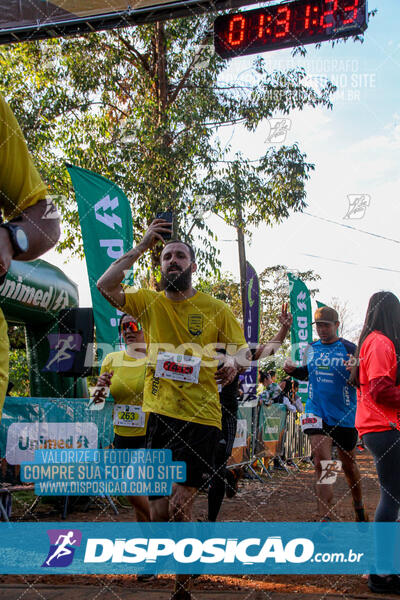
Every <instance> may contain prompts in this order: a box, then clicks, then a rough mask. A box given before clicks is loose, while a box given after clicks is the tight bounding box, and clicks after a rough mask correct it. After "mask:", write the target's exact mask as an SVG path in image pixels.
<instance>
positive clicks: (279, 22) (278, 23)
mask: <svg viewBox="0 0 400 600" xmlns="http://www.w3.org/2000/svg"><path fill="white" fill-rule="evenodd" d="M283 13H286V14H285V16H283ZM277 14H278V15H279V14H281V15H282V19H277V20H276V26H277V27H281V26H282V27H284V30H283V31H279V32H278V33H276V32H275V37H277V38H281V37H285V35H286V34H287V33H288V31H289V26H290V8H288V7H287V6H281V7H280V8H278V11H277Z"/></svg>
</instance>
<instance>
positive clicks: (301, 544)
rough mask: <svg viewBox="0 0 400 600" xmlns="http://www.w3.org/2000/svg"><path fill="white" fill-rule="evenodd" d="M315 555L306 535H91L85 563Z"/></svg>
mask: <svg viewBox="0 0 400 600" xmlns="http://www.w3.org/2000/svg"><path fill="white" fill-rule="evenodd" d="M313 554H314V544H313V542H312V541H311V540H309V539H307V538H295V539H292V540H290V541H289V542H287V543H286V545H285V544H284V543H283V542H282V538H281V537H280V536H270V537H268V538H266V539H264V540H263V539H261V538H247V539H244V540H240V541H239V540H238V539H233V538H209V539H206V540H203V541H202V540H199V539H197V538H183V539H181V540H178V541H175V540H173V539H170V538H131V539H126V538H119V539H115V540H110V539H108V538H90V539H88V541H87V544H86V551H85V558H84V562H85V563H105V562H108V561H111V562H112V563H155V562H157V559H159V558H161V557H171V558H173V559H174V560H175V561H176V562H178V563H181V564H190V563H195V562H200V563H208V564H215V563H234V562H236V561H238V562H241V563H245V564H249V565H250V564H254V563H265V562H266V561H267V560H268V559H271V560H273V561H275V563H287V562H289V563H304V562H307V561H308V560H310V559H311V557H312V556H313Z"/></svg>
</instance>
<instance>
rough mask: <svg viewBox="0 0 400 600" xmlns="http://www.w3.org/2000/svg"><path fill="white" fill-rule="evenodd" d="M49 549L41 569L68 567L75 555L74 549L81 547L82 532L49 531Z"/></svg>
mask: <svg viewBox="0 0 400 600" xmlns="http://www.w3.org/2000/svg"><path fill="white" fill-rule="evenodd" d="M47 535H48V536H49V541H50V548H49V552H48V554H47V557H46V560H45V561H44V563H43V564H42V567H68V566H69V565H70V564H71V563H72V561H73V559H74V554H75V547H76V546H80V545H81V541H82V532H81V531H80V530H79V529H49V530H48V531H47Z"/></svg>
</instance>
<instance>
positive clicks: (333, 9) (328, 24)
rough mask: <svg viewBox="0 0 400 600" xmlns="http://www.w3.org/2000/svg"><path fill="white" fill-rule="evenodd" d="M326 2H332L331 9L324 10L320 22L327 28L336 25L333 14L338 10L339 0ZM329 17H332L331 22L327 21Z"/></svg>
mask: <svg viewBox="0 0 400 600" xmlns="http://www.w3.org/2000/svg"><path fill="white" fill-rule="evenodd" d="M325 4H330V6H331V9H330V10H324V12H323V13H322V15H321V18H320V21H319V24H320V26H321V27H323V28H324V29H327V28H328V27H333V25H334V19H333V14H334V13H335V12H336V11H337V4H338V0H325ZM332 4H333V6H332ZM327 17H331V19H330V22H326V18H327Z"/></svg>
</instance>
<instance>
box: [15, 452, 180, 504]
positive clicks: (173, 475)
mask: <svg viewBox="0 0 400 600" xmlns="http://www.w3.org/2000/svg"><path fill="white" fill-rule="evenodd" d="M21 481H25V482H34V483H35V493H36V494H37V495H38V496H43V495H45V496H70V495H72V496H75V495H80V496H103V495H113V496H121V495H123V496H126V495H128V496H152V495H153V496H154V495H155V496H160V495H161V496H169V495H170V494H171V493H172V484H173V483H174V482H175V481H180V482H184V481H186V463H185V462H183V461H173V460H172V451H171V450H169V449H165V450H144V449H141V450H114V449H104V450H97V449H89V448H88V449H68V450H67V449H66V450H36V452H35V461H34V462H24V463H22V464H21Z"/></svg>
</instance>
